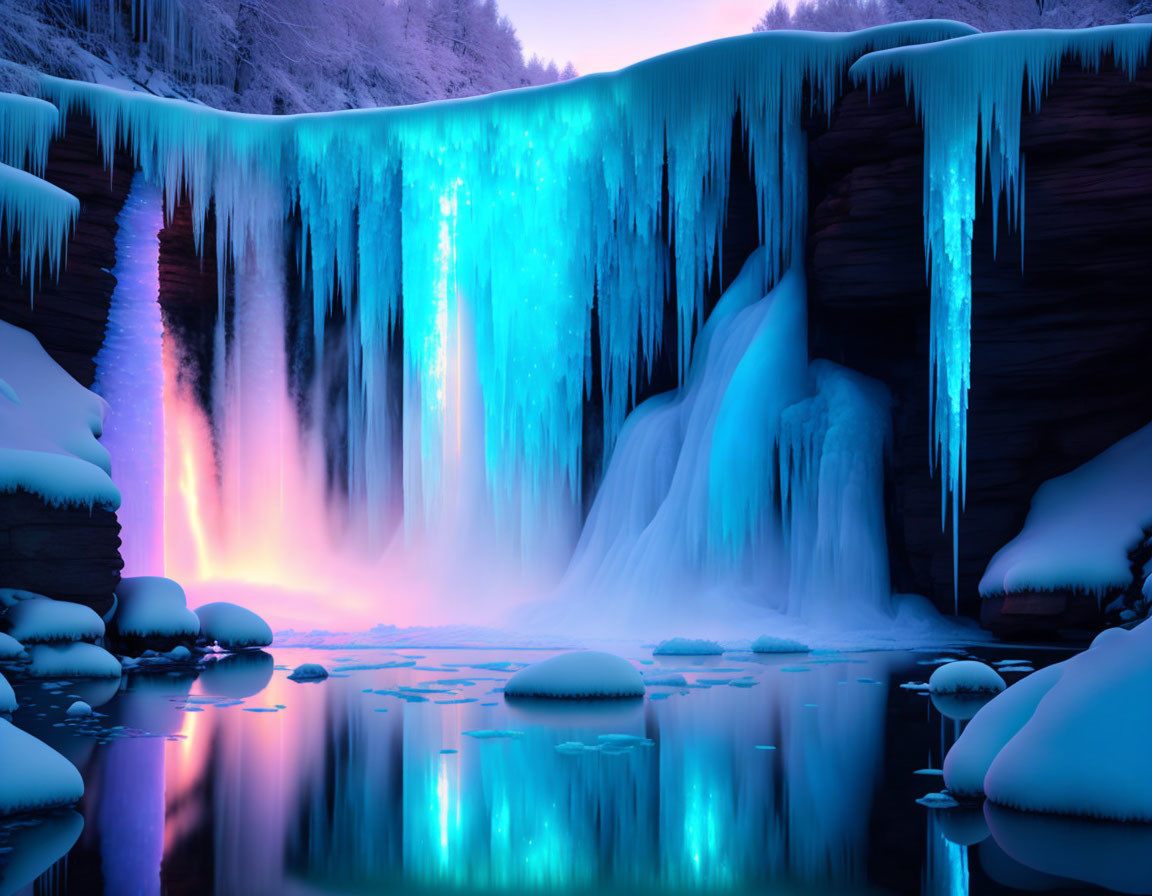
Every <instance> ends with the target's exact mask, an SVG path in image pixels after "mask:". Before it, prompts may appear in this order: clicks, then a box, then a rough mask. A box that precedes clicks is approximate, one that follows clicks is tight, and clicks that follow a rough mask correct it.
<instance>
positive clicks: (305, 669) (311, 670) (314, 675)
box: [288, 663, 328, 681]
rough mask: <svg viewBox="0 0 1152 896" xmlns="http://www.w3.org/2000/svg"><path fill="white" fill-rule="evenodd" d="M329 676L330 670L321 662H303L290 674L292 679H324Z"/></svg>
mask: <svg viewBox="0 0 1152 896" xmlns="http://www.w3.org/2000/svg"><path fill="white" fill-rule="evenodd" d="M327 677H328V670H327V669H325V668H324V667H323V666H321V665H320V664H319V663H302V664H301V665H299V666H297V667H296V668H295V669H293V670H292V674H291V675H289V676H288V678H289V679H290V680H291V681H323V680H324V679H325V678H327Z"/></svg>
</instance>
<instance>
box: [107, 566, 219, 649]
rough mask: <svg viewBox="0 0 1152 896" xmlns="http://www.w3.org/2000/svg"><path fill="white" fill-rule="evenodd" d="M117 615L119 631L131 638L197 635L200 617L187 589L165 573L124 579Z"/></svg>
mask: <svg viewBox="0 0 1152 896" xmlns="http://www.w3.org/2000/svg"><path fill="white" fill-rule="evenodd" d="M116 598H117V600H118V601H119V603H118V606H117V608H116V615H115V617H114V625H115V627H116V631H117V633H119V634H120V635H121V636H123V637H128V638H165V639H171V638H194V637H196V635H198V634H200V618H199V616H197V615H196V614H195V613H193V612H192V611H191V610H189V609H188V603H187V600H186V599H185V597H184V589H183V588H181V587H180V586H179V585H178V584H177V583H176V582H173V581H172V580H171V579H166V578H163V577H162V576H135V577H133V578H127V579H121V580H120V584H119V585H118V586H117V588H116Z"/></svg>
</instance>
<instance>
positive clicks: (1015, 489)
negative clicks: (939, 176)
mask: <svg viewBox="0 0 1152 896" xmlns="http://www.w3.org/2000/svg"><path fill="white" fill-rule="evenodd" d="M1149 110H1152V73H1150V72H1148V71H1143V72H1141V73H1140V74H1139V76H1138V77H1137V78H1136V80H1135V81H1134V82H1130V81H1129V80H1128V78H1127V77H1126V76H1125V75H1124V74H1123V73H1120V72H1116V71H1110V70H1105V71H1104V72H1102V73H1100V74H1094V73H1091V72H1084V71H1081V70H1080V69H1079V68H1078V67H1077V66H1076V65H1075V64H1067V65H1065V67H1064V73H1063V75H1062V76H1061V77H1060V78H1059V79H1058V80H1057V81H1056V82H1055V83H1054V84H1053V85H1052V87H1051V89H1050V91H1049V94H1048V96H1047V98H1046V99H1045V101H1044V103H1043V106H1042V108H1041V110H1040V111H1039V112H1036V113H1029V114H1026V116H1025V119H1024V122H1023V130H1022V144H1023V151H1024V157H1025V166H1026V183H1025V201H1026V206H1025V208H1026V220H1025V237H1024V245H1023V269H1021V246H1020V237H1019V234H1018V233H1015V232H1013V231H1012V230H1011V229H1010V228H1009V227H1008V225H1007V222H1006V220H1005V218H1004V215H1003V211H1002V210H1001V220H1000V228H999V229H1000V245H999V247H998V252H997V253H996V256H995V257H993V252H992V248H993V247H992V209H991V207H990V203H985V204H984V205H983V207H982V208H981V209H980V212H979V215H978V218H977V221H976V228H975V234H974V251H973V255H974V257H973V296H974V300H973V315H972V391H971V394H970V398H969V404H970V412H969V417H968V426H969V448H968V452H969V466H968V471H969V484H968V496H967V507H966V509H965V511H964V514H963V516H962V518H961V522H960V531H959V545H960V547H959V554H958V559H959V581H960V588H959V604H960V609H961V612H963V613H965V614H968V615H978V613H979V610H980V604H979V597H978V595H977V585H978V583H979V580H980V577H981V575H982V574H983V572H984V569H985V567H986V566H987V563H988V561H989V560H990V559H991V557H992V555H993V554H994V553H995V552H996V551H997V550H998V549H999V548H1000V547H1001V546H1003V545H1004V544H1005V543H1006V542H1007V541H1009V540H1010V539H1011V538H1012V537H1013V536H1015V535H1016V534H1017V533H1018V532H1019V531H1020V528H1021V526H1022V525H1023V523H1024V518H1025V516H1026V514H1027V511H1028V504H1029V501H1030V499H1031V497H1032V494H1033V493H1034V492H1035V490H1036V488H1037V487H1038V486H1039V485H1040V484H1041V483H1042V482H1044V481H1045V480H1047V479H1050V478H1052V477H1054V476H1058V475H1060V474H1062V473H1066V472H1068V471H1069V470H1072V469H1074V468H1075V467H1077V466H1079V465H1080V464H1082V463H1084V462H1085V461H1087V460H1089V459H1091V458H1092V457H1094V456H1095V455H1097V454H1099V453H1100V452H1101V451H1103V450H1104V449H1106V448H1107V447H1109V446H1110V445H1112V444H1113V443H1115V442H1116V441H1118V440H1119V439H1121V438H1123V437H1124V436H1126V435H1128V434H1129V433H1131V432H1133V431H1134V430H1136V429H1138V428H1140V427H1141V426H1143V425H1145V424H1146V423H1148V422H1149V420H1152V389H1149V388H1148V378H1147V358H1148V355H1149V351H1150V350H1152V303H1150V302H1149V301H1148V298H1149V296H1148V284H1149V282H1152V253H1149V252H1148V250H1147V246H1146V234H1147V233H1148V232H1149V228H1150V226H1152V154H1149V152H1148V146H1149V143H1150V141H1152V116H1150V115H1149ZM922 153H923V138H922V134H921V132H920V128H919V126H918V124H917V123H916V120H915V118H914V116H913V113H912V111H911V110H910V109H909V108H908V107H907V106H906V105H905V102H904V92H903V85H901V84H897V85H895V86H894V87H893V88H891V89H888V90H885V91H884V92H883V93H881V94H879V95H877V96H874V97H872V99H871V102H869V100H868V97H867V95H866V94H865V93H864V92H863V91H852V92H850V93H849V94H848V95H847V96H846V97H844V99H843V100H842V101H841V102H840V103H839V105H838V107H837V109H836V112H835V115H834V117H833V120H832V125H831V127H830V128H829V129H827V130H823V129H821V130H816V129H814V130H813V133H812V135H811V142H810V168H811V171H812V186H811V193H810V197H811V233H810V238H809V243H808V277H809V302H810V309H811V325H810V328H809V332H810V334H811V335H810V340H811V342H812V345H811V348H812V354H813V356H814V357H826V358H830V359H832V360H834V361H838V362H840V363H843V364H846V365H847V366H849V367H852V368H855V369H857V370H860V371H862V372H863V373H866V374H868V375H870V376H874V377H877V378H878V379H880V380H883V381H884V382H885V383H887V384H888V386H889V387H890V388H891V389H892V392H893V395H894V397H895V399H896V410H895V418H894V446H893V455H892V475H891V477H890V487H889V500H890V519H889V538H890V544H891V551H892V570H893V585H894V587H895V588H896V589H897V590H901V591H912V592H918V593H921V594H926V595H928V596H929V597H930V598H931V599H932V600H933V601H934V602H935V603H936V605H937V606H938V607H940V608H941V609H945V610H949V611H950V610H951V608H952V601H953V590H952V568H951V563H952V560H951V557H952V547H951V535H950V534H945V533H942V532H941V527H940V500H941V496H940V487H939V481H938V480H935V479H933V478H932V477H931V475H930V471H929V465H928V457H929V447H930V444H931V442H930V439H931V429H930V421H929V417H928V375H927V374H928V326H929V296H928V289H927V286H926V285H925V283H926V281H925V272H924V255H923V248H922V229H921V227H922V218H921V208H922V204H921V195H922V176H923V175H922V171H923V156H922ZM1061 602H1062V603H1063V604H1064V607H1065V608H1064V609H1062V610H1060V611H1059V612H1052V608H1053V607H1055V606H1056V605H1057V604H1058V603H1061ZM1009 603H1010V606H1009V607H1008V609H1009V610H1010V609H1011V608H1012V607H1011V604H1012V603H1016V604H1020V607H1019V608H1018V609H1019V610H1020V612H1019V613H1018V614H1017V621H1020V619H1022V618H1023V617H1025V616H1029V615H1032V616H1035V617H1036V618H1035V619H1034V620H1033V621H1034V622H1036V623H1037V625H1036V626H1033V630H1034V631H1035V632H1036V633H1040V632H1045V633H1051V632H1053V631H1055V630H1056V629H1059V628H1061V627H1064V626H1066V625H1077V626H1079V625H1084V624H1094V623H1098V621H1099V611H1098V610H1097V609H1096V600H1095V599H1094V598H1091V599H1086V598H1085V597H1084V596H1082V595H1079V596H1078V595H1075V594H1064V595H1059V596H1057V595H1053V596H1052V597H1051V599H1049V600H1047V601H1038V600H1036V599H1033V600H1032V604H1035V607H1034V608H1033V609H1034V610H1036V612H1035V613H1031V612H1030V611H1029V610H1028V607H1027V606H1026V604H1028V602H1027V601H1023V600H1018V601H1015V602H1011V601H1010V602H1009ZM1041 603H1044V607H1043V608H1041V607H1040V604H1041ZM1086 603H1090V604H1091V606H1090V607H1089V606H1085V604H1086ZM986 609H992V608H986ZM1041 609H1042V610H1043V612H1041ZM987 621H989V622H995V619H994V618H991V617H989V618H988V620H987Z"/></svg>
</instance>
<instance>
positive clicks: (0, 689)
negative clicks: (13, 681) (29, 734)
mask: <svg viewBox="0 0 1152 896" xmlns="http://www.w3.org/2000/svg"><path fill="white" fill-rule="evenodd" d="M0 712H16V693H15V691H13V690H12V685H10V684H8V679H7V678H5V677H4V676H3V675H0Z"/></svg>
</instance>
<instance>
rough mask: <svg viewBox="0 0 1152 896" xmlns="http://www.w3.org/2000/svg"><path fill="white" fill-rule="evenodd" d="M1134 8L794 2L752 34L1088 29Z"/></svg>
mask: <svg viewBox="0 0 1152 896" xmlns="http://www.w3.org/2000/svg"><path fill="white" fill-rule="evenodd" d="M1138 6H1139V3H1138V2H1134V0H799V2H798V3H797V4H796V6H795V9H790V8H789V7H788V5H786V4H785V3H783V2H782V0H778V2H777V3H776V4H775V5H774V6H771V7H769V8H768V10H767V11H766V12H765V13H764V15H763V17H762V18H761V19H760V21H759V22H758V23H757V24H756V26H755V30H757V31H775V30H779V29H784V28H801V29H805V30H809V31H850V30H854V29H857V28H867V27H870V26H873V25H882V24H885V23H887V22H905V21H910V20H914V19H954V20H956V21H959V22H967V23H968V24H970V25H974V26H975V27H977V28H979V29H980V30H982V31H1005V30H1016V29H1022V28H1087V27H1091V26H1094V25H1113V24H1119V23H1122V22H1127V21H1128V20H1129V18H1130V17H1131V16H1132V15H1133V14H1134V13H1135V12H1138V9H1137V7H1138Z"/></svg>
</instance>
